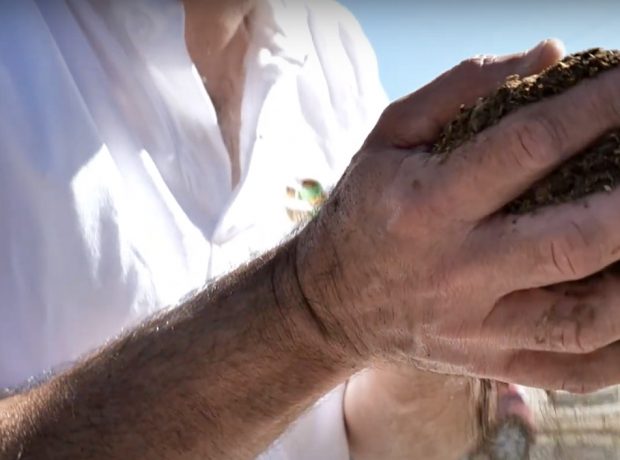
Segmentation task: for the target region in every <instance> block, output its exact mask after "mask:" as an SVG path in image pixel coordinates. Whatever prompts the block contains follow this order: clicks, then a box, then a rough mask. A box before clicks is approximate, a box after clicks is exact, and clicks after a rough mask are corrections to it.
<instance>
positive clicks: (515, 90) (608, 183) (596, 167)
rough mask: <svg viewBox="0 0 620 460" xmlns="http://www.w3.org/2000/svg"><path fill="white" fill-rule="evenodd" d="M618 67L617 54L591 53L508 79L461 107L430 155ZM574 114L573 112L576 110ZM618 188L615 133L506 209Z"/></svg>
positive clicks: (518, 210) (619, 144) (619, 148)
mask: <svg viewBox="0 0 620 460" xmlns="http://www.w3.org/2000/svg"><path fill="white" fill-rule="evenodd" d="M618 64H620V51H607V50H603V49H599V48H596V49H592V50H588V51H584V52H581V53H577V54H572V55H570V56H567V57H566V58H564V59H563V60H562V61H561V62H559V63H558V64H556V65H554V66H552V67H550V68H548V69H547V70H545V71H544V72H543V73H541V74H539V75H534V76H530V77H526V78H520V77H518V76H514V77H510V78H509V79H508V80H507V81H506V83H505V84H504V85H503V86H502V87H500V88H499V89H498V90H497V91H496V92H495V93H494V94H492V95H491V96H488V97H484V98H481V99H479V100H478V102H477V103H476V104H475V105H474V106H473V107H464V108H462V109H461V113H460V114H459V115H458V117H457V118H456V119H455V120H454V121H453V122H452V123H450V124H449V125H448V126H446V127H445V128H444V130H443V132H442V134H441V136H440V138H439V140H438V141H437V143H436V144H435V146H434V149H433V150H434V152H436V153H440V154H446V153H448V152H450V151H451V150H453V149H455V148H456V147H458V146H459V145H461V144H463V143H464V142H467V141H468V140H470V139H472V138H473V137H474V136H475V135H476V134H478V133H480V132H481V131H483V130H485V129H486V128H489V127H490V126H493V125H494V124H496V123H497V122H498V121H499V120H500V119H502V118H503V117H505V116H506V115H508V114H509V113H511V112H513V111H515V110H517V109H519V108H520V107H523V106H525V105H528V104H532V103H534V102H539V101H541V100H542V99H545V98H548V97H552V96H555V95H558V94H560V93H562V92H564V91H566V90H568V89H570V88H572V87H573V86H575V85H577V84H578V83H580V82H582V81H583V80H586V79H589V78H593V77H596V76H597V75H599V74H600V73H602V72H605V71H606V70H609V69H612V68H614V67H616V66H618ZM576 109H577V110H578V108H576ZM618 184H620V129H618V130H614V131H612V132H609V133H607V134H606V135H605V136H603V137H601V138H600V139H599V140H598V141H596V142H594V143H593V144H592V145H591V146H590V147H588V148H587V149H585V150H584V151H583V152H580V153H579V154H578V155H576V156H574V157H572V158H571V159H570V160H569V161H567V162H566V163H564V164H563V165H562V166H561V167H559V168H558V169H557V170H555V171H554V172H553V173H552V174H550V175H549V176H547V177H546V178H545V179H543V180H541V181H540V182H538V183H537V184H535V185H534V186H533V187H532V188H530V189H529V190H528V191H527V192H526V193H524V194H523V195H522V196H520V197H519V198H517V199H516V200H514V201H512V202H511V203H509V204H508V205H507V206H506V211H508V212H510V213H515V214H522V213H526V212H529V211H532V210H535V209H537V208H540V207H542V206H546V205H550V204H558V203H564V202H567V201H572V200H575V199H578V198H582V197H584V196H586V195H589V194H591V193H595V192H603V191H607V192H609V191H611V190H612V189H613V188H615V187H616V186H617V185H618Z"/></svg>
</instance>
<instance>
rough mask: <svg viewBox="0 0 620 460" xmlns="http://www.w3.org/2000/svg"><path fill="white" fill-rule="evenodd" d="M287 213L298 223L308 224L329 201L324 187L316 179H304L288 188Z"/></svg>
mask: <svg viewBox="0 0 620 460" xmlns="http://www.w3.org/2000/svg"><path fill="white" fill-rule="evenodd" d="M286 196H287V202H286V212H287V214H288V216H289V218H290V219H291V220H292V221H293V222H296V223H302V222H307V221H308V220H310V219H311V218H312V217H314V215H315V214H316V212H317V209H318V208H319V207H320V206H321V205H322V204H323V203H324V202H325V200H326V199H327V194H326V193H325V190H324V189H323V186H322V185H321V184H320V183H319V182H318V181H316V180H314V179H303V180H301V181H298V182H297V183H296V184H294V185H292V186H288V187H286Z"/></svg>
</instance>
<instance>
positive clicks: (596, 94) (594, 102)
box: [434, 69, 620, 221]
mask: <svg viewBox="0 0 620 460" xmlns="http://www.w3.org/2000/svg"><path fill="white" fill-rule="evenodd" d="M618 125H620V69H615V70H609V71H607V72H605V73H603V74H601V75H600V76H598V77H596V78H593V79H591V80H587V81H584V82H582V83H580V84H579V85H577V86H576V87H574V88H572V89H570V90H567V91H566V92H564V93H563V94H561V95H559V96H555V97H551V98H548V99H546V100H544V101H542V102H538V103H534V104H531V105H528V106H526V107H523V108H521V109H519V110H518V111H516V112H514V113H512V114H510V115H508V116H506V117H505V118H503V119H502V120H501V121H500V122H499V123H498V124H497V125H495V126H493V127H491V128H489V129H488V130H485V131H484V132H482V133H480V134H479V135H478V136H477V137H476V138H475V139H474V140H473V141H471V142H468V143H466V144H464V145H463V146H461V147H459V148H457V149H456V150H454V151H453V152H452V153H450V154H449V156H448V157H447V159H446V161H444V162H442V164H441V165H439V166H440V167H438V168H437V170H438V171H437V178H436V180H435V181H434V182H436V190H437V192H438V193H441V196H442V197H443V201H444V203H445V204H448V205H449V208H450V209H452V210H455V209H460V211H461V214H462V217H463V218H464V219H466V220H472V221H475V220H477V219H479V218H481V217H483V216H486V215H489V214H491V213H492V212H494V211H497V210H498V209H500V208H501V207H503V206H504V205H505V204H506V203H508V202H509V201H510V200H512V199H514V198H516V197H517V196H518V195H520V194H521V193H522V192H523V191H525V190H526V189H527V188H528V187H529V186H530V185H531V184H532V183H534V182H535V181H536V180H538V179H541V178H542V177H544V176H545V175H546V174H548V173H549V172H551V171H552V170H553V169H554V168H555V167H557V166H558V165H559V164H560V163H562V162H564V161H566V160H567V159H568V158H569V157H571V156H573V155H574V154H576V153H577V152H580V151H582V150H583V149H584V148H586V147H587V146H589V145H591V144H592V143H593V142H594V141H595V140H596V139H598V138H600V137H601V136H602V135H603V134H605V133H606V132H608V131H609V130H611V129H613V128H615V127H617V126H618Z"/></svg>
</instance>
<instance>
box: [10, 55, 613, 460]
mask: <svg viewBox="0 0 620 460" xmlns="http://www.w3.org/2000/svg"><path fill="white" fill-rule="evenodd" d="M487 64H489V65H492V64H493V63H492V62H491V63H487V62H485V61H484V60H477V61H476V60H475V61H469V62H466V63H464V64H463V65H462V66H461V69H462V68H463V67H465V68H472V69H475V71H476V72H479V74H478V75H479V76H480V78H485V76H488V75H493V79H494V80H495V79H496V78H497V75H496V74H493V73H491V74H488V73H487V71H486V70H485V69H488V67H487ZM491 68H493V67H491ZM455 72H456V73H458V72H459V70H458V69H455V70H454V71H453V72H452V73H449V74H447V75H445V76H443V77H441V78H440V79H439V80H438V81H436V82H435V83H434V85H432V86H430V87H428V88H426V89H424V90H421V91H420V92H418V93H414V94H412V95H411V96H409V97H407V98H404V99H402V100H400V101H397V102H396V103H394V104H392V105H391V106H390V107H389V108H388V109H387V110H386V111H385V112H384V114H383V115H382V117H381V120H380V121H379V122H378V124H377V126H376V128H375V129H374V130H373V132H372V133H371V134H370V136H369V137H368V140H367V142H366V143H365V145H364V146H363V147H362V149H361V150H360V152H359V153H358V154H357V155H356V157H355V158H354V160H353V161H352V163H351V165H350V167H349V169H348V170H347V172H346V173H345V175H344V177H343V179H342V180H341V181H340V183H339V184H338V186H337V187H336V189H335V190H334V192H333V193H332V196H331V197H330V199H329V200H328V202H327V203H326V204H325V205H324V207H323V208H322V209H321V211H320V212H319V214H318V216H317V217H316V218H315V219H314V220H313V221H311V222H310V224H309V225H308V226H307V227H306V228H305V229H303V231H302V232H301V233H300V234H299V235H297V236H296V237H295V238H293V239H292V240H291V241H290V242H289V243H287V244H286V245H284V246H283V247H281V248H279V249H276V250H274V251H273V252H272V253H270V254H269V255H267V256H265V257H263V258H262V259H260V260H259V261H257V262H255V263H253V264H251V265H250V267H247V268H245V269H241V270H240V271H238V272H236V273H235V274H233V275H231V276H229V277H227V278H225V279H224V280H223V281H222V282H220V283H217V284H216V285H214V286H212V287H211V288H210V289H208V290H206V291H204V292H202V293H200V294H198V295H197V296H196V297H195V298H194V299H192V300H191V301H189V302H188V303H186V304H185V305H182V306H181V307H179V308H178V309H175V310H171V311H168V312H165V313H162V314H161V315H159V316H158V317H157V318H154V319H152V320H151V321H149V322H148V323H147V324H145V325H143V326H142V327H140V328H137V329H136V330H134V331H132V332H131V333H130V334H129V335H127V336H125V337H123V338H120V339H119V340H117V341H116V342H114V343H112V344H110V345H109V346H107V347H105V348H103V349H102V350H100V351H98V352H97V353H95V354H94V355H93V356H92V357H90V358H88V359H86V360H84V361H83V362H81V363H79V364H77V365H76V366H75V367H74V368H73V369H72V370H70V371H68V372H67V373H65V374H62V375H59V376H57V377H55V378H52V379H51V380H49V381H48V382H46V383H43V384H42V385H40V386H39V387H38V388H35V389H32V390H30V391H26V392H23V393H20V394H16V395H14V396H12V397H9V398H7V399H5V400H4V401H2V402H1V403H0V458H1V459H3V460H4V459H14V458H21V459H35V458H36V459H41V458H43V459H45V458H52V459H73V458H94V459H104V458H148V459H183V458H207V459H242V458H252V457H254V456H255V455H256V454H257V453H259V452H261V451H262V450H263V449H265V447H267V446H268V445H269V443H270V442H272V441H273V440H274V439H275V438H276V437H277V436H278V435H279V434H280V433H281V432H282V431H283V430H284V428H285V427H286V426H287V424H288V423H289V422H290V421H291V420H293V419H294V418H295V417H297V416H298V415H299V414H300V413H301V412H302V411H303V409H304V408H307V407H309V405H311V404H312V402H314V401H315V400H316V399H317V398H318V397H319V396H320V395H322V394H324V393H325V392H327V391H328V390H329V389H330V388H332V387H333V386H334V385H336V384H338V383H340V382H343V381H345V380H346V379H348V378H349V377H350V376H351V375H352V374H353V373H355V372H356V371H357V370H359V369H362V368H367V367H372V366H374V365H377V364H379V363H390V364H392V365H399V366H405V365H415V366H416V367H418V368H421V369H424V370H428V371H434V372H439V373H443V374H452V375H465V376H469V377H475V378H491V379H495V380H500V381H506V382H515V383H520V384H525V385H530V386H538V387H542V388H548V389H560V388H563V389H568V390H573V391H580V392H583V391H591V390H595V389H598V388H601V387H604V386H607V385H612V384H616V383H620V369H619V368H618V366H616V365H615V364H616V363H617V362H618V360H619V359H620V347H618V345H614V343H616V342H617V341H618V340H619V339H620V313H619V311H620V310H619V309H618V308H617V306H618V302H617V299H618V298H619V297H620V296H619V295H618V294H619V293H620V282H619V281H617V280H615V279H612V280H610V279H605V280H601V281H600V282H598V281H595V282H592V283H589V284H588V287H587V289H585V288H584V290H581V291H580V292H579V293H578V295H577V294H575V293H574V290H569V289H566V290H564V291H562V290H561V289H556V290H553V291H550V290H546V289H542V288H541V286H547V285H552V284H558V283H565V282H569V281H574V280H578V279H581V278H585V277H587V276H589V275H590V274H592V273H595V272H597V271H600V270H601V269H602V268H603V267H606V266H608V265H609V264H611V263H613V262H615V261H616V260H618V258H620V254H619V253H618V250H617V248H618V247H620V232H618V228H619V227H620V191H614V192H611V193H609V194H600V195H596V196H592V197H589V198H588V206H584V203H583V201H582V202H578V203H570V204H564V205H559V206H555V207H550V208H548V209H545V210H542V211H540V212H538V213H536V214H535V215H528V216H522V217H519V218H518V219H514V218H513V217H506V216H503V215H498V214H497V210H499V209H501V208H502V207H503V206H504V204H505V203H507V202H509V201H510V200H511V199H513V198H514V197H516V196H518V195H519V194H520V193H522V192H523V191H524V190H525V189H527V188H528V187H529V186H530V185H531V184H532V183H534V182H535V181H536V180H537V179H539V178H540V177H542V176H544V175H545V174H547V173H548V172H549V171H550V170H552V169H553V168H555V167H556V166H557V165H558V164H559V163H561V162H562V161H564V160H566V159H567V158H569V157H570V156H571V155H573V154H575V153H576V152H578V151H580V150H581V149H582V148H583V147H585V146H586V145H588V144H589V143H590V142H592V141H593V140H594V139H596V138H597V137H599V136H600V135H602V134H603V133H605V132H607V131H608V130H610V129H611V128H613V127H615V126H617V125H620V109H619V108H620V71H619V70H611V71H609V72H606V73H605V74H604V75H601V76H600V77H599V78H597V79H595V80H592V81H589V82H586V83H584V84H582V85H579V86H578V87H576V88H574V89H572V90H570V91H568V92H566V93H565V94H562V95H561V96H558V97H556V98H553V99H550V100H546V101H544V102H541V103H537V104H534V105H531V106H529V107H526V108H524V109H522V110H519V111H518V112H516V113H514V114H511V115H509V116H508V117H506V118H505V119H503V120H502V122H500V123H499V124H498V125H496V126H495V127H493V128H491V129H490V130H488V132H485V133H483V134H481V135H480V136H478V137H477V138H476V139H475V140H474V141H473V142H470V143H468V144H467V145H464V146H462V147H460V148H458V149H456V150H455V151H454V152H452V153H451V154H450V156H449V157H448V158H447V159H445V160H442V161H438V159H437V158H435V157H432V156H431V155H429V154H427V153H424V149H423V148H422V146H424V145H426V144H428V143H431V142H432V141H433V140H434V138H435V137H436V136H437V134H438V130H439V129H440V127H441V126H442V125H443V124H445V123H446V122H447V121H448V120H450V119H451V118H452V117H453V116H454V114H455V113H456V111H458V108H459V106H460V104H461V103H462V102H463V100H462V98H461V99H459V100H455V99H454V98H453V94H451V93H449V92H448V93H446V92H441V91H438V90H437V88H438V87H441V82H445V81H446V80H450V79H451V78H452V77H451V75H452V76H453V75H454V74H455ZM438 85H439V86H438ZM464 94H465V93H464ZM584 299H585V300H584ZM560 300H561V302H560ZM584 302H587V304H588V305H589V311H588V312H587V313H588V314H587V315H575V314H573V313H574V312H581V311H582V310H583V309H577V308H575V306H576V305H577V304H578V303H579V304H580V305H582V304H583V303H584ZM551 310H553V311H554V312H555V313H556V314H555V315H550V314H549V312H550V311H551ZM558 310H560V311H558ZM541 318H547V321H546V322H544V324H542V325H541Z"/></svg>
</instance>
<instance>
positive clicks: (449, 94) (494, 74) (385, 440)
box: [345, 41, 563, 460]
mask: <svg viewBox="0 0 620 460" xmlns="http://www.w3.org/2000/svg"><path fill="white" fill-rule="evenodd" d="M562 55H563V48H562V46H561V45H560V44H559V43H557V42H555V41H545V42H543V43H541V44H540V45H538V46H537V47H536V48H534V49H532V50H530V51H528V52H526V53H520V54H515V55H510V56H503V57H499V58H487V59H486V60H477V61H476V60H474V61H473V62H472V61H468V62H465V63H462V64H461V65H459V66H457V67H455V68H454V69H452V70H451V71H449V72H447V73H446V74H445V75H443V76H441V77H440V78H439V79H437V80H436V81H434V82H432V83H431V84H429V85H428V86H427V87H425V88H424V89H423V90H421V91H420V92H418V93H417V94H414V95H412V96H411V104H412V105H414V106H415V107H416V110H418V111H420V112H421V113H436V112H437V111H439V112H440V113H441V115H440V116H441V119H440V120H437V122H436V123H435V124H436V128H433V127H432V126H431V127H430V128H425V127H423V126H422V127H421V128H419V129H418V131H426V130H427V129H431V130H433V129H434V130H437V129H438V128H440V127H441V124H442V122H444V123H445V121H444V120H446V119H448V118H451V117H454V116H456V112H457V110H458V107H459V105H460V104H461V103H462V104H470V103H471V102H472V100H473V99H474V98H476V97H479V96H483V95H487V94H489V93H491V92H492V91H493V90H495V89H496V88H497V87H498V85H499V84H501V83H502V82H503V81H504V79H505V78H506V77H508V76H510V75H514V74H519V75H521V76H527V75H529V74H533V73H538V72H540V71H542V70H543V69H545V68H546V67H548V66H550V65H552V64H554V63H555V62H557V60H559V59H560V58H561V57H562ZM464 85H465V86H464ZM433 96H434V97H433ZM437 99H439V101H440V102H441V103H443V104H445V106H444V107H438V106H437V103H436V101H437ZM418 118H422V117H418ZM414 131H416V129H415V128H414V129H413V130H412V132H414ZM412 132H410V133H409V135H411V134H412ZM406 134H407V133H404V134H401V135H400V138H401V139H406V138H405V135H406ZM429 137H430V136H429ZM405 145H407V143H406V142H405ZM482 389H483V388H482V384H481V382H480V381H478V380H477V379H472V378H468V377H460V376H446V375H440V374H435V373H430V372H424V371H421V370H416V369H415V368H412V366H410V365H406V366H398V367H394V366H379V367H372V368H370V369H367V370H365V371H364V372H361V373H360V374H358V375H356V376H354V377H353V378H352V379H351V380H350V381H349V383H348V385H347V390H346V393H345V417H346V421H347V428H348V433H349V445H350V449H351V453H352V456H353V457H354V458H355V459H356V460H363V459H374V458H383V459H386V460H396V459H409V458H424V459H427V460H434V459H436V460H444V459H450V458H453V459H456V458H460V457H462V456H463V454H464V453H465V452H467V451H469V450H470V449H471V448H472V446H473V444H474V443H476V442H478V440H479V438H480V436H481V435H482V428H483V427H482V426H480V425H481V424H482V423H483V421H482V420H480V418H481V416H485V415H486V416H487V417H488V418H489V420H488V422H491V421H492V420H493V419H495V418H497V417H499V418H504V417H507V416H515V415H516V416H520V417H527V413H523V412H525V410H526V407H525V406H524V404H523V403H521V404H520V405H515V404H514V401H513V400H508V402H507V403H505V404H504V403H501V401H497V400H496V401H494V403H495V404H492V406H497V405H499V406H501V407H500V408H499V409H500V410H499V411H498V412H497V413H489V414H483V412H484V410H485V408H484V399H485V398H497V393H496V392H490V393H491V394H486V395H483V394H482V393H483V391H482ZM484 393H486V392H484ZM513 399H514V398H513ZM515 412H516V414H515Z"/></svg>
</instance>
